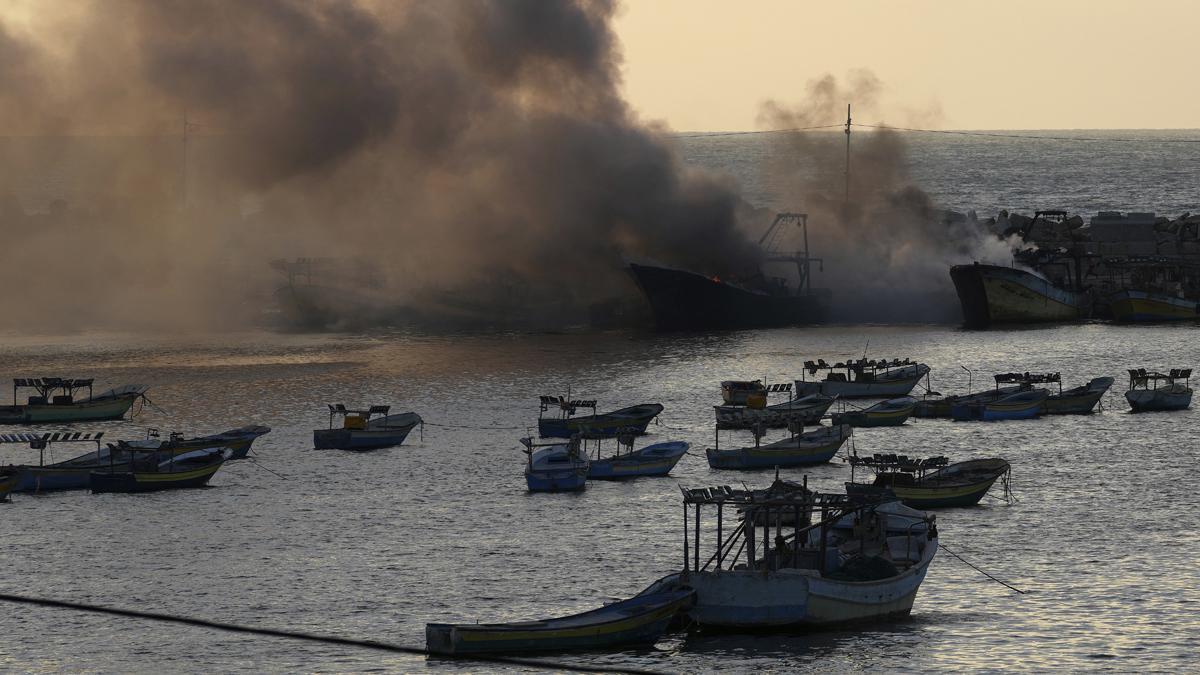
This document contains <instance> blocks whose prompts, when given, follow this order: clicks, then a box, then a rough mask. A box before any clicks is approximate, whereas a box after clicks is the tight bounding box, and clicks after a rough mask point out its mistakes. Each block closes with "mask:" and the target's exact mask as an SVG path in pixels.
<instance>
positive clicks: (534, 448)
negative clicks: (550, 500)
mask: <svg viewBox="0 0 1200 675" xmlns="http://www.w3.org/2000/svg"><path fill="white" fill-rule="evenodd" d="M521 444H522V445H524V446H525V450H524V452H525V454H526V455H528V456H529V458H528V461H527V462H526V463H525V484H526V485H527V486H528V487H529V491H530V492H574V491H576V490H582V489H584V488H585V487H587V479H588V467H589V465H590V462H589V461H588V458H587V456H586V455H585V454H584V453H583V450H582V449H581V448H580V439H579V438H578V437H576V438H572V439H571V440H569V441H566V442H564V443H544V444H537V443H534V441H533V439H532V438H522V439H521Z"/></svg>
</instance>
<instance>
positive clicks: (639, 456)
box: [584, 430, 690, 480]
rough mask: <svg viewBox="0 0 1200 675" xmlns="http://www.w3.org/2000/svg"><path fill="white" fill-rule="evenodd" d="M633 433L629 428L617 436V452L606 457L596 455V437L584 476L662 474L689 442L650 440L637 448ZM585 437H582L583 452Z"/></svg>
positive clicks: (633, 476)
mask: <svg viewBox="0 0 1200 675" xmlns="http://www.w3.org/2000/svg"><path fill="white" fill-rule="evenodd" d="M636 437H637V435H636V433H634V432H633V431H632V430H630V431H629V432H628V433H625V434H619V435H618V436H617V452H616V454H614V455H612V456H610V457H601V456H600V444H601V441H600V439H596V441H595V443H596V456H595V459H593V460H591V462H590V464H589V465H588V478H590V479H592V480H614V479H620V478H636V477H638V476H654V477H657V476H665V475H667V474H669V473H671V469H673V468H675V465H676V464H678V463H679V460H680V459H681V458H682V457H683V456H684V455H685V454H687V451H688V448H689V447H690V445H689V444H688V443H685V442H683V441H667V442H665V443H654V444H651V445H647V446H646V447H644V448H639V449H637V450H634V449H633V443H634V440H635V438H636ZM586 444H587V441H586V440H585V441H584V445H585V448H584V450H585V452H586Z"/></svg>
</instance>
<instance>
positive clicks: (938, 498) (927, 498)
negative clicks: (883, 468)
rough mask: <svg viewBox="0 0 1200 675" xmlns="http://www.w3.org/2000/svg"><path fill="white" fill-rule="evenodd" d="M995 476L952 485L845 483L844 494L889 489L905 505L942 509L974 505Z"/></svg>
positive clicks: (868, 493)
mask: <svg viewBox="0 0 1200 675" xmlns="http://www.w3.org/2000/svg"><path fill="white" fill-rule="evenodd" d="M999 478H1000V476H995V477H993V478H990V479H988V480H985V481H981V482H979V483H974V484H971V485H953V486H930V487H923V486H911V485H904V486H901V485H893V486H888V487H881V486H876V485H865V484H862V483H846V494H861V495H873V494H880V493H882V492H884V491H886V490H890V491H891V492H892V494H894V495H895V496H896V499H899V500H900V501H901V503H903V504H904V505H905V506H910V507H912V508H914V509H944V508H952V507H961V506H974V505H976V504H978V503H979V501H980V500H982V499H983V496H984V495H986V494H987V493H988V490H990V489H992V485H993V484H994V483H995V482H996V481H997V480H999Z"/></svg>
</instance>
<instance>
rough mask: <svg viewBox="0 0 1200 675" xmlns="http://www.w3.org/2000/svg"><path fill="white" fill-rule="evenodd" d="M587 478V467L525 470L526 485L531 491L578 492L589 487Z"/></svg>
mask: <svg viewBox="0 0 1200 675" xmlns="http://www.w3.org/2000/svg"><path fill="white" fill-rule="evenodd" d="M587 479H588V468H587V467H580V468H572V469H562V470H556V471H532V472H531V471H526V472H525V485H526V486H527V487H528V488H529V491H530V492H576V491H578V490H582V489H584V488H586V487H587Z"/></svg>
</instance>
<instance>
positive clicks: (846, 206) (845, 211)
mask: <svg viewBox="0 0 1200 675" xmlns="http://www.w3.org/2000/svg"><path fill="white" fill-rule="evenodd" d="M849 220H850V104H849V103H847V104H846V190H845V192H844V193H843V195H842V224H843V225H845V224H846V223H847V222H848V221H849Z"/></svg>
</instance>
